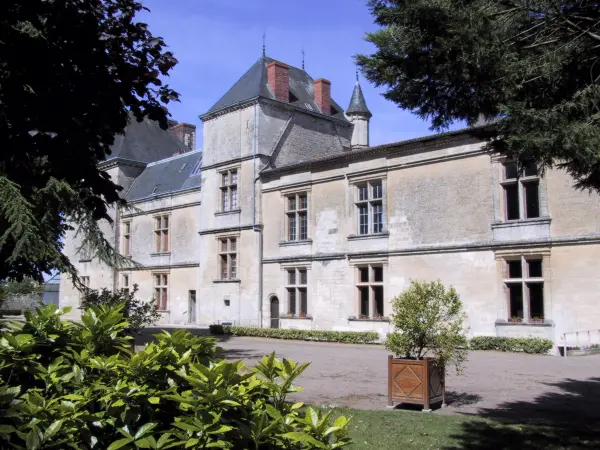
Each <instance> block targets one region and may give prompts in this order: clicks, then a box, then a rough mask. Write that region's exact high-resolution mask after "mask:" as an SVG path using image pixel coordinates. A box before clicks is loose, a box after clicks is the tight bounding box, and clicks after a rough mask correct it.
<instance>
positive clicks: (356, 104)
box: [346, 80, 373, 117]
mask: <svg viewBox="0 0 600 450" xmlns="http://www.w3.org/2000/svg"><path fill="white" fill-rule="evenodd" d="M346 114H366V115H368V116H369V117H371V116H372V115H373V114H371V111H369V108H367V102H366V101H365V96H364V95H363V92H362V89H361V87H360V83H359V82H358V80H356V85H355V86H354V92H352V98H351V99H350V105H349V106H348V109H347V110H346Z"/></svg>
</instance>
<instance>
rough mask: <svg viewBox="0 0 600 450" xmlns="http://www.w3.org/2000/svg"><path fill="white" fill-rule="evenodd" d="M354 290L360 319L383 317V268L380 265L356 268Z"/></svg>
mask: <svg viewBox="0 0 600 450" xmlns="http://www.w3.org/2000/svg"><path fill="white" fill-rule="evenodd" d="M356 288H357V291H358V304H359V306H358V307H359V316H360V318H361V319H367V318H381V317H383V316H384V311H383V304H384V301H383V267H382V266H380V265H366V266H361V267H358V268H357V273H356Z"/></svg>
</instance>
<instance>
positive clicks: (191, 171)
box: [125, 150, 202, 202]
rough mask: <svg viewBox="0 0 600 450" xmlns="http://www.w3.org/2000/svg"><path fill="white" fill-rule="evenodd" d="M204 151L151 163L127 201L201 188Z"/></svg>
mask: <svg viewBox="0 0 600 450" xmlns="http://www.w3.org/2000/svg"><path fill="white" fill-rule="evenodd" d="M201 166H202V151H201V150H196V151H193V152H187V153H184V154H182V155H177V156H173V157H171V158H167V159H163V160H162V161H157V162H153V163H150V164H148V165H147V166H146V168H145V169H144V171H143V172H142V173H141V174H140V176H139V177H137V178H136V180H135V181H134V183H133V185H132V186H131V188H130V189H129V191H128V192H127V195H126V196H125V199H126V200H127V201H130V202H131V201H135V200H141V199H145V198H149V197H152V196H155V195H161V194H168V193H173V192H178V191H183V190H187V189H192V188H197V187H200V167H201Z"/></svg>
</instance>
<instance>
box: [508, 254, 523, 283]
mask: <svg viewBox="0 0 600 450" xmlns="http://www.w3.org/2000/svg"><path fill="white" fill-rule="evenodd" d="M506 265H507V266H508V278H522V277H523V268H522V267H521V260H520V259H519V260H515V261H507V262H506Z"/></svg>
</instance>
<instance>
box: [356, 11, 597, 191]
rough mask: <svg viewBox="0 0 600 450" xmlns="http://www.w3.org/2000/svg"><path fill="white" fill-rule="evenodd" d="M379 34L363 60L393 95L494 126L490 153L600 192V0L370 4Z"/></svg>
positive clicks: (422, 112)
mask: <svg viewBox="0 0 600 450" xmlns="http://www.w3.org/2000/svg"><path fill="white" fill-rule="evenodd" d="M369 7H370V9H371V12H372V14H373V15H374V17H375V21H376V23H377V24H379V25H381V28H380V29H379V30H377V31H375V32H373V33H369V34H368V35H367V37H366V39H367V41H370V42H372V43H373V44H374V45H375V46H376V51H375V52H374V53H373V54H371V55H358V56H357V60H358V64H359V65H360V67H361V70H362V71H363V73H364V74H365V76H366V77H367V79H369V80H370V81H371V82H374V83H375V84H376V85H377V86H384V87H385V88H386V92H385V94H384V96H385V98H387V99H388V100H391V101H393V102H395V103H396V104H398V106H399V107H401V108H405V109H408V110H411V111H412V112H414V113H415V114H416V115H418V116H419V117H421V118H423V119H428V120H431V123H432V129H433V130H441V129H445V128H447V127H448V126H449V125H450V124H451V123H453V122H455V121H466V122H467V123H468V124H469V125H474V124H475V123H477V121H478V119H479V118H480V117H482V116H483V117H485V118H486V119H495V120H496V123H495V126H494V127H492V129H490V132H489V134H488V135H487V137H488V139H489V140H488V148H489V150H491V151H495V152H499V153H501V154H505V155H507V156H509V157H512V158H515V159H516V160H517V161H519V162H520V163H521V164H522V165H523V164H524V163H525V162H526V161H532V160H534V161H536V162H537V163H538V165H539V166H540V168H542V169H543V168H546V167H556V166H558V167H561V168H564V169H565V170H566V171H567V172H568V173H570V174H571V175H572V176H573V177H574V178H575V180H576V186H577V187H578V188H582V189H595V190H600V126H599V125H600V84H599V82H600V64H599V63H598V60H599V58H600V3H599V2H598V1H591V0H572V1H564V0H563V1H561V0H370V1H369Z"/></svg>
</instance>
